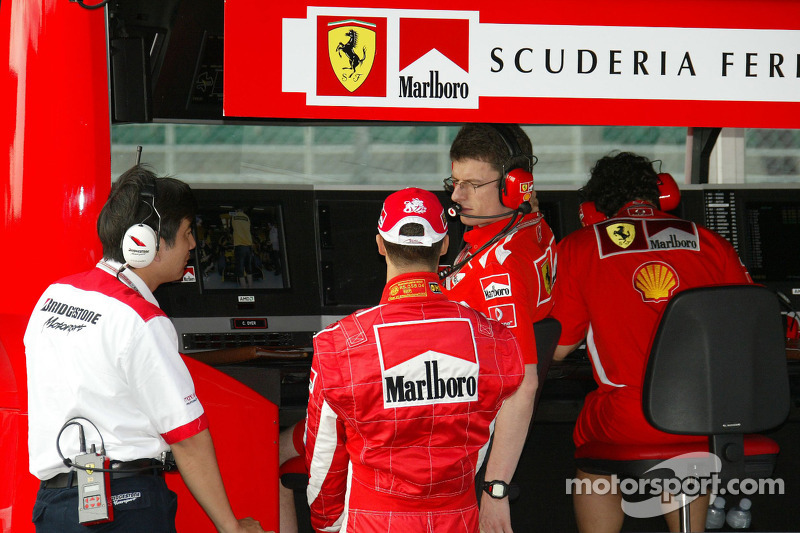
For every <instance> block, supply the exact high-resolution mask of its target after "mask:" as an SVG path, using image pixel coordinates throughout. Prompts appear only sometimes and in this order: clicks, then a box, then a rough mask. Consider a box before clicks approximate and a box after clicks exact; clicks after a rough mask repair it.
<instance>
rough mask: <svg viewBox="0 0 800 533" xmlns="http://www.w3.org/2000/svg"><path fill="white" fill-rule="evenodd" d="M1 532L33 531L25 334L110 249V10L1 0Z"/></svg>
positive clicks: (53, 1) (63, 0) (63, 1)
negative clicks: (38, 308)
mask: <svg viewBox="0 0 800 533" xmlns="http://www.w3.org/2000/svg"><path fill="white" fill-rule="evenodd" d="M0 57H2V58H3V61H6V62H7V68H4V72H3V74H2V76H0V188H2V198H3V212H2V217H3V218H2V222H0V246H1V247H2V249H3V252H2V254H0V257H2V259H0V280H2V286H3V291H2V295H0V458H2V459H0V464H2V465H3V466H2V467H1V468H0V471H2V472H3V475H2V476H0V531H4V532H5V531H14V532H15V533H17V532H24V531H33V525H32V524H31V509H32V506H33V500H34V497H35V492H36V488H37V481H36V479H35V478H34V477H33V476H32V475H30V474H29V473H28V453H27V391H26V375H25V354H24V349H23V343H22V336H23V333H24V330H25V325H26V323H27V319H28V316H29V315H30V312H31V310H32V308H33V306H34V304H35V303H36V301H37V299H38V298H39V296H40V295H41V293H42V291H43V290H44V289H45V287H46V286H47V285H49V284H50V283H52V282H53V281H55V280H56V279H58V278H60V277H62V276H64V275H67V274H70V273H74V272H76V271H80V270H84V269H87V268H89V267H90V266H91V265H93V264H94V263H95V262H97V260H98V259H99V258H100V256H101V255H102V253H101V249H100V244H99V240H98V239H97V231H96V227H95V225H96V221H97V215H98V213H99V211H100V208H101V207H102V205H103V203H104V202H105V199H106V197H107V196H108V191H109V188H110V185H111V180H110V173H111V169H110V165H111V163H110V139H109V137H110V127H109V96H108V74H107V73H108V69H107V60H106V45H105V21H104V12H103V10H102V9H99V10H93V11H90V10H86V9H83V8H81V7H80V6H79V5H78V4H76V3H71V2H69V1H67V0H7V1H6V0H4V1H3V2H0Z"/></svg>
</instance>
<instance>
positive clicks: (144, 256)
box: [120, 181, 161, 268]
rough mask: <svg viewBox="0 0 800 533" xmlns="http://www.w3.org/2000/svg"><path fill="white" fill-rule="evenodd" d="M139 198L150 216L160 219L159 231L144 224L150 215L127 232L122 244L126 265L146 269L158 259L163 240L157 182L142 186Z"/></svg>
mask: <svg viewBox="0 0 800 533" xmlns="http://www.w3.org/2000/svg"><path fill="white" fill-rule="evenodd" d="M139 198H140V199H141V201H142V202H143V203H144V204H145V205H147V206H148V207H150V209H151V213H150V214H151V215H152V214H155V216H156V217H157V218H158V231H154V230H153V228H151V227H150V226H148V225H147V224H145V223H144V222H145V221H146V220H147V219H148V218H150V215H148V216H146V217H145V219H144V220H142V222H140V223H139V224H135V225H133V226H131V227H130V228H128V230H127V231H126V232H125V235H124V236H123V237H122V242H121V243H120V246H121V247H122V257H123V258H124V259H125V264H126V265H127V266H130V267H133V268H144V267H146V266H148V265H150V263H152V262H153V260H154V259H155V258H156V254H157V253H158V248H159V245H160V240H161V215H159V214H158V210H157V209H156V184H155V181H153V183H146V184H143V185H142V186H141V188H140V190H139ZM148 198H149V199H150V201H149V202H148V201H147V200H148Z"/></svg>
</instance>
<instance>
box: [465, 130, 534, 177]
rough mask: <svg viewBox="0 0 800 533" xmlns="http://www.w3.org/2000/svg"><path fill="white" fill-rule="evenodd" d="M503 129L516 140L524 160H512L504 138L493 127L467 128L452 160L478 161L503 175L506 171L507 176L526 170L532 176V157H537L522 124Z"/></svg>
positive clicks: (517, 158) (515, 158)
mask: <svg viewBox="0 0 800 533" xmlns="http://www.w3.org/2000/svg"><path fill="white" fill-rule="evenodd" d="M500 127H502V128H504V129H506V130H507V131H508V133H510V134H511V135H513V136H514V137H513V138H514V139H515V140H516V141H517V146H518V147H519V150H520V151H521V154H522V155H523V157H514V158H512V157H511V153H510V151H509V147H508V145H506V142H505V141H504V140H503V136H502V135H500V132H499V131H497V129H496V127H494V126H492V125H491V124H464V125H463V126H461V129H460V130H458V134H457V135H456V138H455V139H454V140H453V144H452V145H451V146H450V160H451V161H461V160H463V159H477V160H478V161H484V162H486V163H489V164H490V165H492V167H493V168H494V169H495V170H497V172H499V173H501V174H502V173H503V170H504V169H505V171H506V172H507V171H508V170H509V169H511V168H524V169H525V170H527V171H528V172H530V171H531V170H532V169H531V168H530V167H531V160H530V156H531V155H533V146H532V145H531V140H530V138H529V137H528V135H527V134H526V133H525V132H524V131H523V129H522V128H521V127H519V125H518V124H503V125H501V126H500Z"/></svg>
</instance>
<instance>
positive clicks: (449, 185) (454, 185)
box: [442, 176, 503, 193]
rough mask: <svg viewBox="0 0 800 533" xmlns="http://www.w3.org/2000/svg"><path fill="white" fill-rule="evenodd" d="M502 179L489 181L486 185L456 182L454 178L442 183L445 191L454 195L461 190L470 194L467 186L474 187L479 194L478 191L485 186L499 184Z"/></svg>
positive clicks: (446, 179)
mask: <svg viewBox="0 0 800 533" xmlns="http://www.w3.org/2000/svg"><path fill="white" fill-rule="evenodd" d="M501 179H503V178H497V179H496V180H492V181H487V182H486V183H479V184H477V185H475V184H474V183H472V182H469V181H461V180H456V179H453V176H450V177H449V178H445V179H443V180H442V182H443V183H444V190H445V191H447V192H449V193H452V192H453V191H455V190H456V189H461V191H462V192H469V189H465V187H466V186H467V185H469V186H470V187H472V188H473V189H474V190H475V192H478V189H480V188H481V187H483V186H484V185H489V184H490V183H497V182H498V181H500V180H501Z"/></svg>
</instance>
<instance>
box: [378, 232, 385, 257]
mask: <svg viewBox="0 0 800 533" xmlns="http://www.w3.org/2000/svg"><path fill="white" fill-rule="evenodd" d="M375 242H376V243H377V244H378V253H379V254H381V255H383V256H385V255H386V246H384V244H383V237H381V235H380V233H379V234H377V235H375Z"/></svg>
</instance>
